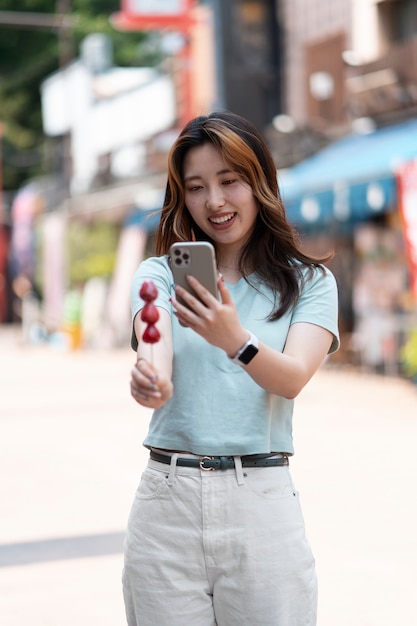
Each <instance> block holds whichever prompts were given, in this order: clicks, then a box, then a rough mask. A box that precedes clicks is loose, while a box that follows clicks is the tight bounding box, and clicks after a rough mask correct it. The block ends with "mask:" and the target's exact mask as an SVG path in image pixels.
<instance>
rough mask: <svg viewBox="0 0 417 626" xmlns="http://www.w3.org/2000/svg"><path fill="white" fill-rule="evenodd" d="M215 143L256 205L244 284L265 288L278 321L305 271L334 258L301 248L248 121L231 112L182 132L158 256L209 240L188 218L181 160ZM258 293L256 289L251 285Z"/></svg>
mask: <svg viewBox="0 0 417 626" xmlns="http://www.w3.org/2000/svg"><path fill="white" fill-rule="evenodd" d="M206 143H211V144H213V145H214V146H215V147H216V148H217V149H218V150H219V152H220V154H221V155H222V158H223V159H224V161H225V162H226V163H228V164H229V165H230V166H231V168H232V169H233V170H234V171H235V172H237V173H238V174H239V176H241V178H242V179H243V180H244V181H245V182H247V183H248V184H249V185H250V187H251V188H252V191H253V194H254V196H255V198H256V199H257V200H258V203H259V212H258V215H257V219H256V223H255V228H254V230H253V233H252V235H251V237H250V239H249V240H248V242H247V244H246V245H245V247H244V248H243V250H242V252H241V256H240V259H239V268H240V270H241V272H242V274H243V276H244V278H245V280H246V281H247V282H249V283H250V284H252V282H251V278H250V276H249V274H252V273H253V274H255V275H256V278H257V280H259V281H261V282H262V283H264V284H266V285H268V286H269V287H270V288H271V289H272V291H273V292H274V294H275V302H274V307H273V310H272V312H271V314H270V316H269V319H270V320H275V319H278V318H280V317H281V316H282V315H283V314H284V313H285V312H286V311H288V309H290V308H291V307H293V306H294V305H295V303H296V302H297V300H298V298H299V295H300V289H301V285H302V282H303V275H304V272H303V269H305V268H307V269H308V270H309V273H310V275H311V273H312V271H313V269H314V268H315V267H317V268H321V269H322V263H325V262H327V261H328V260H329V259H330V258H331V256H332V255H328V256H326V257H323V258H313V257H310V256H308V255H306V254H305V253H304V252H303V251H302V250H301V248H300V245H299V242H298V238H297V233H296V231H295V230H294V228H293V227H292V225H291V224H290V223H289V222H288V220H287V218H286V215H285V209H284V205H283V203H282V201H281V197H280V193H279V188H278V181H277V171H276V167H275V163H274V160H273V157H272V154H271V151H270V150H269V148H268V146H267V144H266V142H265V140H264V139H263V137H262V135H261V134H260V133H259V131H258V130H257V129H256V128H255V127H254V126H253V125H252V124H251V123H250V122H248V121H247V120H246V119H244V118H242V117H240V116H238V115H236V114H234V113H230V112H221V113H211V114H210V115H208V116H205V115H204V116H200V117H197V118H195V119H193V120H191V121H190V122H189V123H188V124H187V125H186V126H185V128H184V129H183V131H182V132H181V134H180V135H179V137H178V138H177V140H176V142H175V143H174V145H173V147H172V148H171V151H170V154H169V158H168V181H167V186H166V192H165V200H164V204H163V207H162V211H161V220H160V223H159V228H158V232H157V242H156V252H157V254H158V255H162V254H167V253H168V251H169V248H170V246H171V244H173V243H175V242H177V241H193V240H195V241H211V243H213V245H214V246H215V245H216V244H215V242H214V241H212V240H211V239H210V238H209V237H208V235H206V233H205V232H204V231H202V230H201V228H199V226H197V224H196V223H195V222H194V220H193V219H192V217H191V215H190V213H189V211H188V209H187V207H186V204H185V190H184V182H183V164H184V158H185V155H186V153H187V152H188V150H190V148H194V147H196V146H201V145H203V144H206ZM253 286H254V287H255V288H256V285H253Z"/></svg>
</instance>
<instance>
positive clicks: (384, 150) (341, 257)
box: [279, 119, 417, 374]
mask: <svg viewBox="0 0 417 626" xmlns="http://www.w3.org/2000/svg"><path fill="white" fill-rule="evenodd" d="M416 159H417V120H415V119H413V120H408V121H405V122H402V123H401V124H397V125H395V126H390V127H386V128H382V129H379V130H376V131H374V132H372V133H370V134H367V135H356V134H355V135H350V136H348V137H346V138H344V139H342V140H340V141H338V142H335V143H334V144H332V145H330V146H329V147H328V148H326V149H325V150H323V151H321V152H319V153H317V154H316V155H314V156H313V157H311V158H309V159H307V160H305V161H303V162H301V163H299V164H298V165H296V166H295V167H293V168H291V169H290V170H287V171H285V172H282V174H279V180H280V187H281V190H282V196H283V200H284V204H285V207H286V210H287V214H288V217H289V219H290V220H291V221H292V222H293V223H294V225H295V226H296V227H297V229H298V231H299V232H300V235H301V237H302V239H303V240H304V243H305V245H306V247H307V248H308V249H309V250H310V251H312V252H317V253H319V254H322V253H323V252H327V251H328V249H329V248H330V249H333V250H334V251H335V257H334V260H333V261H332V265H331V269H332V270H333V271H334V273H335V275H336V278H337V280H338V285H339V295H340V311H339V313H340V329H341V333H342V337H343V344H344V346H343V348H344V349H343V350H342V351H341V354H342V356H343V358H344V360H348V361H355V362H357V363H358V364H360V365H361V366H364V367H368V368H372V369H373V370H376V371H382V372H383V373H394V374H396V373H399V372H401V363H400V361H401V356H400V355H401V349H402V346H403V345H404V342H405V341H406V340H407V337H408V335H409V333H410V331H411V330H412V329H413V328H414V327H417V304H416V296H417V294H416V293H415V288H414V285H415V278H414V272H415V270H414V266H413V259H414V255H415V250H414V247H413V244H411V248H410V241H409V240H410V236H411V237H413V235H412V234H411V235H410V233H412V232H414V231H413V226H409V224H406V222H405V220H404V216H403V211H402V210H401V206H402V202H401V198H402V194H401V185H399V181H400V180H401V172H402V171H403V168H404V166H405V164H410V163H413V162H414V161H415V160H416ZM408 189H409V188H408ZM416 197H417V193H415V194H414V195H413V193H412V192H409V195H408V200H407V207H408V216H409V220H410V219H411V222H413V218H412V217H411V218H410V214H411V215H413V214H414V213H413V209H410V208H409V207H410V206H411V205H412V204H413V202H414V203H415V198H416ZM410 198H411V199H410ZM413 198H414V200H413ZM414 212H415V213H417V205H415V206H414Z"/></svg>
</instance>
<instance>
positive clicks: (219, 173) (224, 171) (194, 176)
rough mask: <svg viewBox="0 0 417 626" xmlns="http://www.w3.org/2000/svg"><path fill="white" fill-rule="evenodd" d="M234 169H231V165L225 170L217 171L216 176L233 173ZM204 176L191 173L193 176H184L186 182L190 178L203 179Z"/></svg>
mask: <svg viewBox="0 0 417 626" xmlns="http://www.w3.org/2000/svg"><path fill="white" fill-rule="evenodd" d="M233 171H234V170H231V169H230V168H229V167H228V168H225V169H223V170H220V171H219V172H216V176H223V174H232V173H233ZM202 178H203V176H200V175H199V174H191V176H185V178H184V182H187V181H190V180H201V179H202Z"/></svg>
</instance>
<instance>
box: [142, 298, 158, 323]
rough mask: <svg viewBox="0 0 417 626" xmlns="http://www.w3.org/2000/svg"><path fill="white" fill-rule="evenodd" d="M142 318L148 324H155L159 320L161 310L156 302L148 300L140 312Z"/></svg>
mask: <svg viewBox="0 0 417 626" xmlns="http://www.w3.org/2000/svg"><path fill="white" fill-rule="evenodd" d="M140 319H141V320H142V322H146V323H147V324H155V322H157V321H158V320H159V311H158V309H157V308H156V306H155V305H154V304H151V303H150V302H147V303H146V304H145V306H144V307H143V309H142V311H141V312H140Z"/></svg>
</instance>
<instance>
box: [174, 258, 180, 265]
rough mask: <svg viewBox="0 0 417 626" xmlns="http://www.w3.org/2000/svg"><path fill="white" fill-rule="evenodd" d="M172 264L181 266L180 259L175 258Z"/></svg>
mask: <svg viewBox="0 0 417 626" xmlns="http://www.w3.org/2000/svg"><path fill="white" fill-rule="evenodd" d="M174 263H175V265H181V259H180V258H179V257H177V258H176V259H175V260H174Z"/></svg>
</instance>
